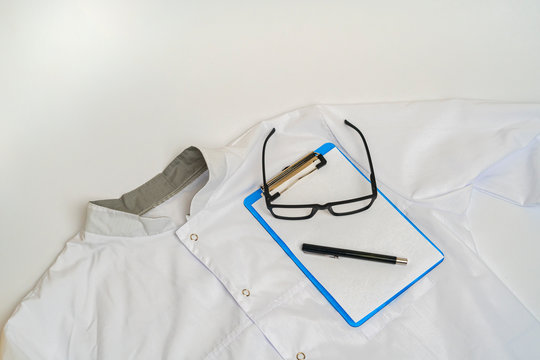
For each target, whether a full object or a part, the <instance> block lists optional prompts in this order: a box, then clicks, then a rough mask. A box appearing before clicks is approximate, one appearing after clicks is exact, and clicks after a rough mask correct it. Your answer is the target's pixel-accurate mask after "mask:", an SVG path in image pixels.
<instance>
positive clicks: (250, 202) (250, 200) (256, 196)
mask: <svg viewBox="0 0 540 360" xmlns="http://www.w3.org/2000/svg"><path fill="white" fill-rule="evenodd" d="M334 148H335V149H337V150H339V148H337V147H336V146H335V145H334V144H332V143H326V144H324V145H322V146H320V147H319V148H317V149H316V150H315V152H316V153H319V154H322V155H325V154H326V153H328V152H329V151H330V150H332V149H334ZM339 153H340V154H341V155H342V156H343V157H344V158H345V159H347V161H348V163H350V164H351V165H352V166H353V167H354V168H355V169H356V171H358V172H359V173H360V174H361V175H362V176H363V177H364V178H365V179H366V180H367V181H369V179H368V178H367V177H366V176H365V175H364V174H363V173H362V172H361V171H360V169H358V167H356V166H355V165H354V163H353V162H352V161H351V160H350V159H348V158H347V157H346V156H345V155H344V154H343V152H342V151H341V150H339ZM378 194H379V195H380V197H379V198H378V199H377V201H387V202H388V203H389V204H390V205H391V206H392V208H393V209H395V211H396V212H397V213H399V214H400V215H401V216H402V217H403V218H404V219H405V220H406V221H407V222H408V223H409V224H410V225H411V226H412V228H414V229H415V230H416V231H417V232H418V233H419V234H420V235H421V236H422V237H423V238H424V239H425V240H426V241H427V242H428V243H429V244H431V246H433V248H435V249H436V251H437V252H438V253H440V259H439V260H438V261H436V262H435V263H434V264H433V265H431V266H430V267H428V268H427V269H426V270H425V271H424V272H423V273H421V274H420V275H419V276H417V277H416V278H414V279H413V280H412V281H411V282H410V283H408V284H407V285H405V286H404V287H402V288H401V289H396V292H395V293H394V294H393V295H392V296H389V297H388V298H387V299H386V300H384V301H382V302H381V304H379V305H378V306H377V307H375V308H374V309H373V310H372V311H370V312H369V313H367V315H365V316H364V317H362V318H361V319H359V320H354V319H353V317H352V316H351V315H350V314H348V313H347V311H346V310H345V309H344V307H343V306H342V305H341V304H340V303H339V302H338V301H337V300H336V299H335V298H334V296H332V294H331V293H330V292H329V291H328V290H327V289H326V288H325V287H324V286H323V285H322V284H321V282H319V280H318V279H317V278H316V277H315V276H314V275H313V274H312V272H310V270H309V269H308V268H307V267H306V266H305V265H304V264H303V263H302V262H301V261H300V260H299V258H298V257H297V256H296V255H295V254H294V252H293V251H292V250H291V249H290V248H289V247H288V246H287V244H286V243H285V242H284V241H283V239H282V238H281V237H280V236H279V235H278V234H277V233H276V231H274V229H272V228H271V227H270V225H269V224H268V223H267V221H265V220H264V218H263V217H262V216H261V214H259V212H257V210H256V209H255V207H254V204H255V203H256V202H258V201H264V197H263V196H262V190H261V189H257V190H255V191H254V192H253V193H252V194H250V195H249V196H247V197H246V198H245V200H244V206H245V207H246V208H247V209H248V210H249V212H250V213H251V214H252V215H253V216H254V217H255V219H257V221H258V222H259V223H260V224H261V225H262V226H263V227H264V229H265V230H266V231H267V232H268V233H269V234H270V235H271V236H272V238H273V239H274V240H275V241H276V243H277V244H278V245H279V246H280V247H281V248H282V249H283V251H284V252H285V253H286V254H287V255H288V256H289V257H290V258H291V260H292V261H293V262H294V263H295V264H296V266H297V267H298V268H299V269H300V270H301V271H302V272H303V273H304V275H305V276H306V277H307V278H308V279H309V280H310V281H311V282H312V283H313V285H315V287H316V288H317V289H318V290H319V291H320V292H321V294H322V295H323V296H324V297H325V298H326V299H327V300H328V302H329V303H330V304H331V305H332V306H333V307H334V309H336V310H337V312H338V313H339V314H340V315H341V316H342V317H343V319H345V321H346V322H347V323H348V324H349V325H350V326H352V327H358V326H360V325H362V324H363V323H364V322H366V321H367V320H368V319H369V318H371V317H372V316H373V315H375V314H376V313H377V312H379V311H380V310H381V309H382V308H384V307H385V306H386V305H388V304H389V303H390V302H391V301H393V300H394V299H395V298H397V297H398V296H399V295H401V294H402V293H403V292H404V291H405V290H407V289H408V288H409V287H411V286H412V285H413V284H414V283H416V282H417V281H418V280H420V279H421V278H422V277H424V276H425V275H426V274H427V273H429V272H430V271H431V270H433V269H434V268H435V267H436V266H437V265H439V264H440V263H441V262H442V261H443V260H444V254H443V252H442V251H441V250H440V249H439V248H438V247H437V246H436V245H435V244H434V243H433V242H432V241H431V240H430V239H429V238H428V237H427V236H426V235H425V234H424V233H422V231H420V229H418V227H417V226H416V225H415V224H414V223H413V222H412V221H411V220H410V219H409V218H407V216H405V215H404V214H403V212H401V211H400V210H399V209H398V208H397V207H396V206H395V205H394V204H393V203H392V201H390V199H388V197H387V196H386V195H385V194H383V193H382V192H381V191H380V190H378ZM265 210H266V207H265ZM368 211H369V210H368ZM268 215H269V216H271V215H270V213H269V212H268ZM284 221H288V220H284ZM386 266H388V265H386ZM389 266H394V265H389ZM370 310H371V309H370Z"/></svg>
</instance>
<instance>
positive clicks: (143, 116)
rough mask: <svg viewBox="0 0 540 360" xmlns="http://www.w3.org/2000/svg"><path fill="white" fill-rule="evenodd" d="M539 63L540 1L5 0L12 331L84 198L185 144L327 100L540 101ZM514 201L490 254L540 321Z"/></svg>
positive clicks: (0, 75)
mask: <svg viewBox="0 0 540 360" xmlns="http://www.w3.org/2000/svg"><path fill="white" fill-rule="evenodd" d="M539 64H540V2H538V1H483V0H478V1H455V0H454V1H432V0H426V1H384V0H383V1H372V2H367V1H328V2H323V1H267V2H259V1H245V2H242V1H230V0H229V1H192V2H185V1H160V0H158V1H137V0H131V1H127V0H126V1H124V0H107V1H105V0H94V1H85V0H71V1H68V0H65V1H60V0H50V1H28V0H13V1H6V0H0V169H1V178H0V201H1V202H0V326H1V325H3V324H4V322H5V321H6V320H7V318H8V316H9V315H10V313H11V312H12V311H13V309H14V308H15V306H16V304H17V303H18V302H19V301H20V300H21V299H22V297H23V296H24V295H25V294H26V293H27V292H28V291H29V290H30V289H31V288H32V287H33V286H34V285H35V283H36V281H37V280H38V279H39V277H40V276H41V275H42V274H43V272H44V271H45V270H46V269H47V268H48V267H49V266H50V265H51V264H52V262H53V261H54V259H55V257H56V256H57V254H58V253H59V252H60V251H61V250H62V248H63V246H64V244H65V242H66V241H67V240H68V239H69V238H70V237H71V236H72V235H74V234H75V233H76V232H77V231H79V230H80V229H81V227H82V226H83V221H84V216H85V207H86V203H87V202H88V201H89V200H93V199H103V198H111V197H117V196H119V195H120V194H122V193H124V192H126V191H128V190H131V189H133V188H134V187H136V186H138V185H140V184H142V183H143V182H145V181H146V180H148V179H149V178H150V177H152V176H153V175H155V174H157V173H158V172H159V171H161V170H162V169H163V168H164V167H165V166H166V165H167V164H168V163H169V161H171V160H172V159H173V158H174V157H175V156H176V155H177V154H178V153H179V152H180V151H181V150H183V149H184V148H185V147H187V146H189V145H201V146H211V147H219V146H222V145H224V144H226V143H228V142H229V141H231V140H232V139H234V138H235V137H236V136H238V135H239V134H240V133H241V132H243V131H244V130H246V129H247V128H248V127H249V126H251V125H252V124H254V123H256V122H258V121H260V120H263V119H265V118H269V117H272V116H274V115H276V114H278V113H282V112H285V111H288V110H291V109H294V108H296V107H300V106H304V105H308V104H314V103H351V102H352V103H357V102H374V101H377V102H378V101H399V100H422V99H440V98H453V97H458V98H477V99H492V100H504V101H519V102H540V66H539ZM475 196H481V195H475ZM486 201H489V200H486ZM504 211H509V212H512V213H513V215H516V214H517V215H519V208H518V207H515V206H511V208H508V209H507V210H504V206H503V207H500V210H498V211H496V212H494V213H493V214H491V215H492V216H493V221H486V220H485V219H487V218H484V220H481V221H478V222H477V225H476V226H478V227H479V228H478V229H479V231H478V233H479V234H485V236H483V237H481V238H478V239H476V241H477V242H478V243H479V250H480V253H481V255H482V256H483V257H484V259H485V261H486V262H487V263H488V264H489V265H490V266H491V267H492V268H493V269H494V271H495V273H496V274H497V275H499V277H500V278H501V279H502V280H503V281H504V282H505V283H507V284H508V285H509V287H510V288H511V289H512V290H513V291H514V293H515V294H516V295H517V296H518V297H519V298H520V299H521V300H522V301H523V302H524V304H525V305H526V306H527V307H528V308H529V309H530V310H531V311H532V312H533V313H534V314H535V315H536V316H537V318H540V300H539V299H540V285H535V284H534V282H531V281H530V279H531V278H532V279H534V277H535V275H534V274H535V273H538V272H539V271H540V266H539V265H536V263H535V262H533V261H523V259H527V260H534V259H535V258H536V257H537V256H536V255H535V253H534V251H532V252H531V251H530V249H531V246H535V247H536V249H537V250H538V251H539V252H540V245H539V244H538V241H536V240H538V239H532V238H530V237H528V238H527V237H525V238H520V237H519V236H517V237H514V238H512V239H511V242H510V241H509V237H512V236H513V235H514V234H515V233H513V232H511V231H510V229H511V228H512V226H514V225H515V226H516V227H517V228H518V229H519V226H520V224H509V226H503V225H504V219H505V214H504ZM536 214H537V215H538V212H537V213H536ZM518 217H519V216H517V218H518ZM515 218H516V216H515ZM536 218H537V217H536ZM524 221H526V222H527V221H528V223H530V224H532V223H534V218H533V219H528V220H524ZM530 224H529V225H530ZM493 226H496V228H497V231H495V232H494V231H488V230H489V229H490V228H492V227H493ZM482 229H484V230H485V231H483V230H482ZM509 249H511V250H512V251H509ZM524 257H525V258H524Z"/></svg>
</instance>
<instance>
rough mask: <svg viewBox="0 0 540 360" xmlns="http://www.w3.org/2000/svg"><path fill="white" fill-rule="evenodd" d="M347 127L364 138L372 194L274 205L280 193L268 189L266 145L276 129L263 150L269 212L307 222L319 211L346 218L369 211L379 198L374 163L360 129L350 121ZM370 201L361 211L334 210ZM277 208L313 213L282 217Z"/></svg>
mask: <svg viewBox="0 0 540 360" xmlns="http://www.w3.org/2000/svg"><path fill="white" fill-rule="evenodd" d="M345 125H347V126H349V127H351V128H352V129H354V130H355V131H356V132H357V133H358V134H359V135H360V137H361V138H362V142H363V143H364V147H365V149H366V154H367V158H368V163H369V171H370V175H369V179H370V182H371V194H370V195H365V196H360V197H357V198H353V199H348V200H341V201H332V202H328V203H326V204H299V205H287V204H272V201H273V200H275V199H276V198H277V197H279V193H276V194H274V195H270V191H269V189H268V183H267V181H266V165H265V153H266V144H267V143H268V140H269V139H270V137H271V136H272V135H273V134H274V133H275V132H276V129H275V128H273V129H272V130H271V131H270V133H269V134H268V136H267V137H266V139H265V140H264V143H263V149H262V176H263V186H262V188H263V189H262V192H263V195H264V199H265V202H266V207H267V208H268V210H269V211H270V213H271V214H272V216H273V217H275V218H277V219H282V220H305V219H310V218H312V217H313V216H314V215H315V214H316V213H317V211H319V210H328V212H330V214H332V215H334V216H346V215H352V214H357V213H359V212H362V211H365V210H367V209H369V208H370V207H371V205H373V202H374V201H375V199H376V198H377V182H376V180H375V171H374V170H373V162H372V161H371V154H370V152H369V147H368V144H367V141H366V138H365V137H364V134H362V132H361V131H360V129H358V128H357V127H356V126H354V125H353V124H351V123H350V122H349V121H348V120H345ZM368 199H370V201H369V203H368V204H367V205H366V206H364V207H361V208H360V209H356V210H351V211H346V212H335V211H334V210H333V209H332V207H333V206H336V205H344V204H351V203H354V202H359V201H364V200H368ZM275 208H281V209H309V208H311V212H310V213H309V214H308V215H305V216H282V215H278V214H276V213H275V212H274V209H275Z"/></svg>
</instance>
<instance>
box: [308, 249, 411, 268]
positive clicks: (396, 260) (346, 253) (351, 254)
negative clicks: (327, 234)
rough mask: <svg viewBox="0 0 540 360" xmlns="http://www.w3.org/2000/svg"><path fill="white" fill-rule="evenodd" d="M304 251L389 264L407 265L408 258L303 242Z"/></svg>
mask: <svg viewBox="0 0 540 360" xmlns="http://www.w3.org/2000/svg"><path fill="white" fill-rule="evenodd" d="M302 251H304V252H307V253H313V254H318V255H326V256H330V257H335V258H338V257H340V256H342V257H348V258H353V259H360V260H369V261H378V262H384V263H388V264H401V265H407V259H406V258H402V257H397V256H392V255H383V254H374V253H369V252H365V251H356V250H349V249H340V248H334V247H328V246H320V245H313V244H302Z"/></svg>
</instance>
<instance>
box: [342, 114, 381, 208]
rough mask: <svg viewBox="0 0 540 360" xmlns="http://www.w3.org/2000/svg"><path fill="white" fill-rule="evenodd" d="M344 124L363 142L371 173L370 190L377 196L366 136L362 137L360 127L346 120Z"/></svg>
mask: <svg viewBox="0 0 540 360" xmlns="http://www.w3.org/2000/svg"><path fill="white" fill-rule="evenodd" d="M345 125H348V126H350V127H351V128H353V129H354V130H355V131H356V132H357V133H358V134H359V135H360V137H361V138H362V142H363V143H364V147H365V148H366V154H367V158H368V163H369V172H370V173H371V174H370V175H369V180H370V181H371V190H372V192H373V194H374V195H375V197H376V196H377V181H376V180H375V171H374V170H373V162H372V161H371V154H370V153H369V147H368V144H367V141H366V138H365V137H364V134H362V132H361V131H360V129H358V128H357V127H356V126H354V125H353V124H352V123H351V122H349V121H348V120H345Z"/></svg>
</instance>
